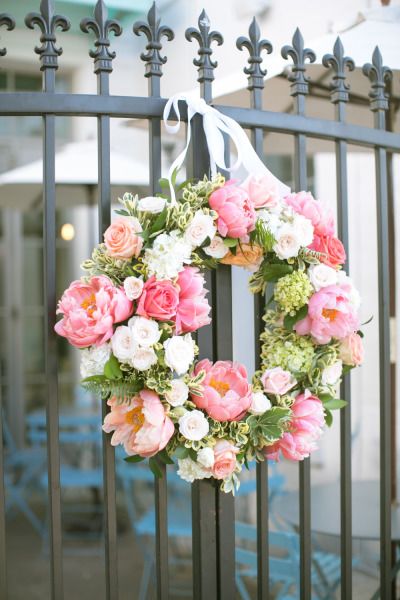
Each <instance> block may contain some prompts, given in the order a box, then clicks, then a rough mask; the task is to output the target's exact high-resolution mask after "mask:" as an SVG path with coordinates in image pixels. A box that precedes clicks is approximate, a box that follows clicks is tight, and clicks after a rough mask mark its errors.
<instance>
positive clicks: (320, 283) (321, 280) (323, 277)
mask: <svg viewBox="0 0 400 600" xmlns="http://www.w3.org/2000/svg"><path fill="white" fill-rule="evenodd" d="M307 274H308V277H309V279H310V282H311V285H312V286H313V288H314V290H315V291H316V292H318V291H319V290H320V289H322V288H324V287H327V286H328V285H335V284H336V283H337V271H336V270H335V269H332V267H328V265H324V264H323V263H321V264H319V265H311V266H310V267H309V269H308V273H307Z"/></svg>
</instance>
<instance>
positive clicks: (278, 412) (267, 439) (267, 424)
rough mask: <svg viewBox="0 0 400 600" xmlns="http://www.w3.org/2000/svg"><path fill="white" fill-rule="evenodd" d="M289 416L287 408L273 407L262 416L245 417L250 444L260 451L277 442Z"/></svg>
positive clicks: (289, 412)
mask: <svg viewBox="0 0 400 600" xmlns="http://www.w3.org/2000/svg"><path fill="white" fill-rule="evenodd" d="M290 414H291V411H290V409H288V408H282V407H278V406H273V407H272V408H271V409H270V410H268V411H267V412H265V413H264V414H262V415H251V416H250V417H247V419H246V422H247V424H248V426H249V441H250V443H251V444H252V445H253V446H254V447H256V448H259V449H261V448H263V447H264V446H267V445H269V444H273V443H274V442H276V441H277V440H279V439H280V438H281V437H282V434H283V433H284V431H285V427H286V424H287V423H288V421H289V419H290Z"/></svg>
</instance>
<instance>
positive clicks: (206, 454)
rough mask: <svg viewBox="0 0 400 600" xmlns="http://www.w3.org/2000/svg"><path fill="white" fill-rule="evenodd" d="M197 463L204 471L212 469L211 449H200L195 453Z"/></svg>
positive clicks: (212, 456) (212, 453)
mask: <svg viewBox="0 0 400 600" xmlns="http://www.w3.org/2000/svg"><path fill="white" fill-rule="evenodd" d="M197 462H198V463H199V464H201V466H202V467H204V468H206V469H212V468H213V466H214V450H213V449H212V448H202V449H201V450H199V451H198V453H197Z"/></svg>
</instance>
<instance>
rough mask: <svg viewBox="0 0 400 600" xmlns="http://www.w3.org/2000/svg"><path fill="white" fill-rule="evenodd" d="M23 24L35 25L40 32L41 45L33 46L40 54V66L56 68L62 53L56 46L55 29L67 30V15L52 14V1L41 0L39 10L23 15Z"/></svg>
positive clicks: (30, 26)
mask: <svg viewBox="0 0 400 600" xmlns="http://www.w3.org/2000/svg"><path fill="white" fill-rule="evenodd" d="M25 25H26V26H27V27H28V28H29V29H34V28H35V25H36V26H37V27H39V29H40V30H41V32H42V35H41V36H40V42H41V44H42V45H41V46H35V52H36V54H39V56H40V62H41V67H40V69H41V70H42V71H43V70H45V69H58V57H59V56H60V54H62V51H63V50H62V48H61V47H57V46H56V33H55V32H56V29H57V27H58V28H59V29H61V31H68V30H69V28H70V27H71V23H70V21H69V19H68V18H67V17H64V16H63V15H56V14H54V1H53V0H42V1H41V3H40V12H39V13H37V12H30V13H28V14H27V15H26V17H25Z"/></svg>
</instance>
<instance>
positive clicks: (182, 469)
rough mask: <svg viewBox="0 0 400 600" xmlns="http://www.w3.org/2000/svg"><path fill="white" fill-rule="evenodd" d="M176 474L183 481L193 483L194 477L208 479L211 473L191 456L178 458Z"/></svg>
mask: <svg viewBox="0 0 400 600" xmlns="http://www.w3.org/2000/svg"><path fill="white" fill-rule="evenodd" d="M178 467H179V468H178V471H177V473H178V475H179V477H180V478H181V479H183V480H184V481H187V482H188V483H193V481H195V479H208V477H211V475H212V473H211V472H210V471H208V470H206V469H204V468H203V467H202V466H201V465H200V464H199V463H197V462H195V461H194V460H192V459H191V458H181V459H178Z"/></svg>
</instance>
